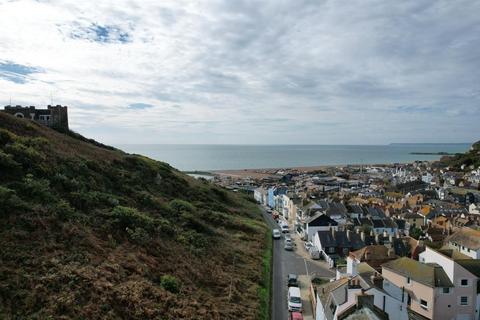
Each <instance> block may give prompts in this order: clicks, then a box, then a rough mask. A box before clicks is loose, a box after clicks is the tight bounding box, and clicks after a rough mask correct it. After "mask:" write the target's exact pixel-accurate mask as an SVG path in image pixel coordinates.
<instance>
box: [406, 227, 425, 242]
mask: <svg viewBox="0 0 480 320" xmlns="http://www.w3.org/2000/svg"><path fill="white" fill-rule="evenodd" d="M409 235H410V237H412V238H414V239H417V240H418V239H419V238H420V237H421V236H422V235H423V231H422V229H420V228H417V227H415V226H411V227H410V232H409Z"/></svg>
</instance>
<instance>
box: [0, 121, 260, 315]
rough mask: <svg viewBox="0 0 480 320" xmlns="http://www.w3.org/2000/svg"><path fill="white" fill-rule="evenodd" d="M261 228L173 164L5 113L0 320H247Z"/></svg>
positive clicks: (234, 201)
mask: <svg viewBox="0 0 480 320" xmlns="http://www.w3.org/2000/svg"><path fill="white" fill-rule="evenodd" d="M265 236H266V227H265V226H264V224H263V222H262V220H261V216H260V214H259V212H258V209H257V208H256V206H255V205H254V204H252V203H251V202H250V201H249V200H247V198H245V197H242V196H241V195H236V194H232V193H228V192H226V191H224V190H222V189H220V188H218V187H214V186H212V185H210V184H208V183H203V182H200V181H196V180H193V179H191V178H189V177H188V176H185V175H183V174H181V173H180V172H178V171H177V170H175V169H173V168H172V167H170V166H169V165H168V164H165V163H162V162H157V161H153V160H151V159H148V158H145V157H142V156H138V155H128V154H125V153H123V152H121V151H118V150H115V149H113V148H109V147H105V146H103V145H100V144H95V143H93V142H92V141H88V140H87V139H85V138H83V137H80V136H78V135H74V134H72V135H70V136H67V135H64V134H60V133H58V132H56V131H53V130H50V129H48V128H45V127H42V126H40V125H37V124H35V123H33V122H29V121H27V120H23V119H16V118H14V117H12V116H9V115H6V114H3V113H0V247H1V250H0V318H1V319H25V318H31V319H47V318H52V319H53V318H55V319H67V318H75V319H254V318H258V317H259V313H260V310H261V308H260V304H261V302H260V299H259V295H260V296H261V295H262V292H264V290H262V288H261V287H262V285H263V284H264V283H263V278H262V274H261V273H262V268H263V266H262V263H263V262H262V254H263V252H264V250H265Z"/></svg>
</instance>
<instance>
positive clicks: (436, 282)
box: [382, 257, 453, 288]
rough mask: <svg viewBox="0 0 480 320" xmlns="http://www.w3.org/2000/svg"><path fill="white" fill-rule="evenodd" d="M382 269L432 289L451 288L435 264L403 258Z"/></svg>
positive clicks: (386, 264)
mask: <svg viewBox="0 0 480 320" xmlns="http://www.w3.org/2000/svg"><path fill="white" fill-rule="evenodd" d="M382 267H383V268H385V269H388V270H391V271H393V272H395V273H397V274H400V275H403V276H404V277H409V278H411V279H412V280H414V281H416V282H419V283H422V284H424V285H427V286H429V287H432V288H435V287H444V288H446V287H453V283H452V282H451V281H450V279H449V278H448V276H447V274H446V273H445V271H444V270H443V268H442V267H440V266H439V265H437V264H430V263H429V264H425V263H421V262H418V261H416V260H413V259H410V258H407V257H403V258H399V259H397V260H393V261H390V262H387V263H384V264H383V265H382Z"/></svg>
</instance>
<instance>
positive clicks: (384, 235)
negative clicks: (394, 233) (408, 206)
mask: <svg viewBox="0 0 480 320" xmlns="http://www.w3.org/2000/svg"><path fill="white" fill-rule="evenodd" d="M383 237H384V238H386V237H388V233H387V230H383Z"/></svg>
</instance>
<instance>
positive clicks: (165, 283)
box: [160, 274, 179, 293]
mask: <svg viewBox="0 0 480 320" xmlns="http://www.w3.org/2000/svg"><path fill="white" fill-rule="evenodd" d="M160 286H161V287H162V288H163V289H165V290H167V291H170V292H172V293H178V291H179V284H178V281H177V278H175V277H174V276H171V275H168V274H167V275H164V276H162V277H161V278H160Z"/></svg>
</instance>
